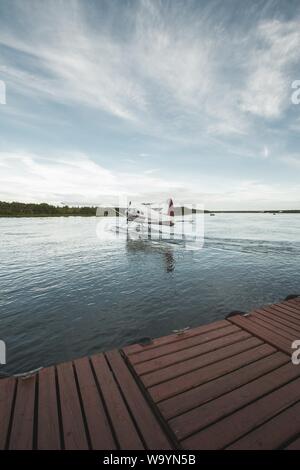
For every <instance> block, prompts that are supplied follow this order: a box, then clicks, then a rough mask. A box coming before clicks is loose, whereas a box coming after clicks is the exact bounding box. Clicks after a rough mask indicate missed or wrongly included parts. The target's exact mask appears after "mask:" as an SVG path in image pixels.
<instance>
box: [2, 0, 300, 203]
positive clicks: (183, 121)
mask: <svg viewBox="0 0 300 470" xmlns="http://www.w3.org/2000/svg"><path fill="white" fill-rule="evenodd" d="M295 80H300V2H299V1H298V0H295V1H293V0H281V1H278V0H270V1H268V0H265V1H260V0H252V1H249V2H244V1H240V0H237V1H236V0H221V1H214V0H197V1H191V0H182V1H180V0H178V1H177V0H171V1H168V0H161V1H159V0H153V1H151V0H108V1H105V0H97V1H96V0H95V1H93V0H84V1H77V0H26V1H24V0H17V1H14V0H0V94H1V90H2V100H1V95H0V103H1V104H0V200H4V201H23V202H49V203H55V204H61V203H67V204H70V205H72V204H89V205H91V204H92V205H94V204H104V205H105V204H115V203H116V201H117V199H119V198H125V197H128V198H130V199H133V200H135V199H136V200H138V201H139V202H141V201H144V202H160V201H163V200H165V199H166V198H167V197H169V196H172V197H173V198H174V201H175V204H176V203H177V204H178V203H180V204H181V203H195V204H204V207H205V208H206V209H210V210H213V209H215V210H217V209H218V210H222V209H224V210H230V209H232V210H238V209H244V210H247V209H250V210H256V209H258V210H263V209H300V178H299V172H300V151H299V134H300V104H299V105H297V104H295V103H293V102H292V99H291V97H292V93H294V92H295V90H294V89H293V88H292V84H293V82H294V81H295ZM4 89H5V100H4V96H3V93H4ZM4 101H5V104H4Z"/></svg>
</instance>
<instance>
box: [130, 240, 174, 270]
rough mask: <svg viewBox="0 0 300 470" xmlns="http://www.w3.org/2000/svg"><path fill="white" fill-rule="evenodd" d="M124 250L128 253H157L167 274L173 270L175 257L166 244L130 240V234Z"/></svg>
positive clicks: (171, 249)
mask: <svg viewBox="0 0 300 470" xmlns="http://www.w3.org/2000/svg"><path fill="white" fill-rule="evenodd" d="M126 249H127V251H128V252H130V251H141V252H144V253H149V254H151V252H155V253H159V254H160V255H161V257H162V259H163V261H164V268H165V270H166V272H167V273H171V272H172V271H174V269H175V257H174V253H173V248H172V247H171V246H170V245H168V244H167V243H165V244H163V243H160V244H156V243H154V242H153V241H151V240H143V239H132V238H131V236H130V234H129V233H128V234H127V238H126Z"/></svg>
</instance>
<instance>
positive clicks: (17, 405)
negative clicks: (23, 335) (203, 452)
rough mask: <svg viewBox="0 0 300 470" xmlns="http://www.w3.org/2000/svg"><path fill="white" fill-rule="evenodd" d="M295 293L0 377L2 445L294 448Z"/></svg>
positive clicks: (299, 304) (299, 423) (298, 429)
mask: <svg viewBox="0 0 300 470" xmlns="http://www.w3.org/2000/svg"><path fill="white" fill-rule="evenodd" d="M297 339H300V297H297V298H294V299H290V300H287V301H284V302H281V303H278V304H274V305H268V306H266V307H263V308H259V309H257V310H255V311H252V312H250V313H249V314H247V315H246V316H244V315H241V314H236V315H234V316H229V317H228V318H227V319H225V320H222V321H217V322H214V323H211V324H209V325H204V326H200V327H198V328H193V329H191V330H188V331H186V332H184V333H182V334H172V335H170V336H166V337H163V338H159V339H156V340H153V341H152V342H150V344H147V345H142V344H135V345H131V346H128V347H125V348H123V349H121V350H114V351H110V352H107V353H101V354H97V355H94V356H92V357H84V358H82V359H78V360H74V361H72V362H68V363H64V364H60V365H57V366H51V367H48V368H45V369H42V370H41V371H40V372H39V373H37V374H36V375H34V376H31V377H29V378H23V379H22V378H14V377H11V378H7V379H2V380H0V416H1V420H0V448H1V449H105V450H113V449H149V450H154V449H300V365H298V366H297V365H293V364H292V362H291V354H292V352H293V350H292V349H291V344H292V342H293V341H294V340H297Z"/></svg>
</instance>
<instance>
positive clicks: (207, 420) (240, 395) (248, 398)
mask: <svg viewBox="0 0 300 470" xmlns="http://www.w3.org/2000/svg"><path fill="white" fill-rule="evenodd" d="M299 375H300V370H298V368H297V367H295V366H293V364H291V363H288V364H285V365H283V366H282V367H280V368H278V369H276V370H274V371H272V372H270V373H268V374H266V375H264V376H263V377H259V378H258V379H256V380H254V381H252V382H250V383H247V384H245V385H243V386H242V387H240V388H238V389H236V390H234V391H231V392H229V393H226V394H225V395H222V396H221V397H219V398H217V399H215V400H212V401H210V402H208V403H206V404H204V405H202V406H201V407H198V408H195V409H193V410H191V411H189V412H187V413H184V414H182V415H180V416H178V417H176V418H173V419H172V420H170V421H169V425H170V426H171V428H172V429H173V431H174V433H175V435H176V437H177V438H178V439H179V440H182V439H184V438H186V437H188V436H190V435H191V434H194V433H196V432H198V431H200V430H201V429H203V428H205V427H207V426H209V425H210V424H212V423H214V422H217V421H218V420H219V419H222V418H223V417H224V416H228V415H229V414H231V413H233V412H234V411H236V410H238V409H240V408H242V407H243V406H246V405H248V404H249V403H251V402H254V401H255V400H257V399H258V398H260V397H261V396H263V395H265V394H267V393H270V392H272V391H273V390H274V389H276V388H278V387H280V386H282V385H284V384H286V383H287V382H289V381H291V380H293V379H295V378H297V377H299Z"/></svg>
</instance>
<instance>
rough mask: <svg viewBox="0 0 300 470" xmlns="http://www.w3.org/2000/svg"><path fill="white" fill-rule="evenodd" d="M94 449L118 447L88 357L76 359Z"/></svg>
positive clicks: (75, 363)
mask: <svg viewBox="0 0 300 470" xmlns="http://www.w3.org/2000/svg"><path fill="white" fill-rule="evenodd" d="M74 366H75V369H76V373H77V378H78V384H79V389H80V393H81V397H82V403H83V408H84V412H85V416H86V421H87V426H88V429H89V435H90V439H91V445H92V449H95V450H113V449H116V448H117V447H116V443H115V441H114V438H113V435H112V431H111V428H110V425H109V422H108V419H107V416H106V413H105V410H104V407H103V403H102V400H101V397H100V395H99V391H98V389H97V385H96V382H95V379H94V376H93V372H92V369H91V366H90V361H89V359H88V358H87V357H84V358H82V359H78V360H76V361H74Z"/></svg>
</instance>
